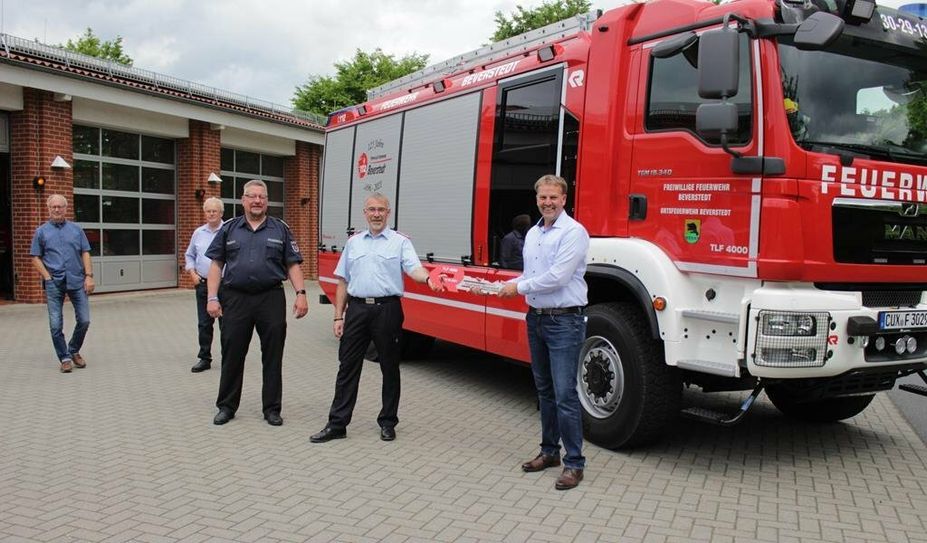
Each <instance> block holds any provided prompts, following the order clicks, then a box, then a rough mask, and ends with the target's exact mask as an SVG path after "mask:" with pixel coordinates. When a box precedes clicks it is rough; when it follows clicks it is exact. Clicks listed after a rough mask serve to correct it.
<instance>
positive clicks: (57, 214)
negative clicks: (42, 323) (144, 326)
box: [29, 194, 94, 373]
mask: <svg viewBox="0 0 927 543" xmlns="http://www.w3.org/2000/svg"><path fill="white" fill-rule="evenodd" d="M46 204H47V205H48V215H49V219H48V222H46V223H44V224H42V226H39V227H38V229H36V231H35V235H34V236H33V237H32V247H31V249H30V251H29V254H31V255H32V266H33V267H34V268H35V270H36V271H37V272H39V275H40V276H41V277H42V288H44V289H45V300H46V303H47V305H48V324H49V328H50V329H51V338H52V344H53V345H54V346H55V354H56V355H57V356H58V363H59V370H60V371H61V373H71V369H72V368H74V367H77V368H84V367H86V366H87V362H86V361H85V360H84V357H82V356H81V355H80V349H81V347H82V346H83V345H84V338H85V337H86V336H87V329H88V328H90V299H89V297H88V295H89V294H90V293H92V292H93V287H94V283H93V265H92V264H91V263H90V242H89V241H87V235H86V234H84V229H83V228H81V227H80V226H77V225H76V224H74V223H73V222H71V221H69V220H67V213H68V201H67V199H66V198H65V197H64V196H62V195H60V194H52V195H51V196H49V197H48V200H47V201H46ZM65 296H67V297H68V298H69V299H70V300H71V305H73V306H74V317H75V320H76V323H75V325H74V332H73V333H72V334H71V340H70V341H66V340H65V337H64V332H63V328H64V318H63V315H62V310H63V309H64V297H65Z"/></svg>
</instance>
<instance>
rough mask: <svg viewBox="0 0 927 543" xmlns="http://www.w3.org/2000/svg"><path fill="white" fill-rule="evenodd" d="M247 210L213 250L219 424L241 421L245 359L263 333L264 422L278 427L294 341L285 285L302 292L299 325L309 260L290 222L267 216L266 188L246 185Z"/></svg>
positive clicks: (210, 307) (210, 301)
mask: <svg viewBox="0 0 927 543" xmlns="http://www.w3.org/2000/svg"><path fill="white" fill-rule="evenodd" d="M241 203H242V207H243V208H244V212H245V214H244V215H243V216H240V217H235V218H234V219H231V220H229V221H228V222H226V223H225V224H224V225H223V226H222V229H221V230H220V231H219V233H218V234H217V235H216V238H215V239H214V240H213V242H212V244H211V245H210V246H209V249H208V250H207V251H206V256H207V257H208V258H210V259H212V264H211V265H210V268H209V275H208V277H207V280H206V287H207V291H208V292H207V296H208V297H207V304H206V310H207V311H208V312H209V314H210V315H211V316H212V317H220V316H221V317H222V327H221V330H220V337H221V344H222V375H221V376H220V378H219V397H218V398H217V399H216V407H218V408H219V412H218V413H217V414H216V417H215V419H213V423H214V424H225V423H226V422H228V421H230V420H232V419H233V418H234V417H235V412H236V411H237V410H238V405H239V403H241V386H242V379H243V376H244V369H245V356H246V355H247V354H248V345H249V344H250V343H251V336H252V334H253V333H254V329H255V328H257V333H258V336H259V337H260V338H261V363H262V364H263V368H264V387H263V390H262V394H261V398H262V401H263V410H264V419H265V420H266V421H267V423H268V424H270V425H271V426H280V425H281V424H283V419H282V418H281V417H280V407H281V399H282V397H283V345H284V342H285V340H286V296H285V294H284V292H283V285H282V282H283V280H284V279H286V278H287V277H289V279H290V282H291V283H292V284H293V288H295V289H296V303H295V304H294V305H293V314H294V315H295V316H296V318H297V319H300V318H302V317H304V316H305V315H306V313H308V312H309V302H308V300H307V298H306V289H305V286H304V284H303V272H302V269H301V268H300V267H299V264H300V263H301V262H302V261H303V257H302V255H301V254H300V253H299V247H298V246H297V245H296V241H295V240H294V239H293V235H292V234H291V233H290V229H289V227H287V225H286V223H284V222H283V221H281V220H279V219H276V218H274V217H269V216H267V185H265V184H264V182H263V181H260V180H257V179H254V180H251V181H248V182H247V183H245V186H244V190H243V191H242V198H241ZM223 267H224V268H225V272H224V273H223ZM220 281H221V289H220ZM220 302H221V303H220Z"/></svg>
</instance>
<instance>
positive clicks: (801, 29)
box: [793, 11, 845, 50]
mask: <svg viewBox="0 0 927 543" xmlns="http://www.w3.org/2000/svg"><path fill="white" fill-rule="evenodd" d="M844 25H845V23H844V22H843V19H841V18H840V17H837V16H836V15H834V14H832V13H824V12H822V11H819V12H817V13H813V14H811V16H810V17H808V18H807V19H805V20H804V21H802V23H801V24H800V25H798V30H796V31H795V37H794V38H793V40H794V43H795V47H797V48H799V49H805V50H818V49H823V48H825V47H827V46H828V45H830V44H832V43H833V42H834V40H836V39H837V38H838V37H840V34H841V33H842V32H843V27H844Z"/></svg>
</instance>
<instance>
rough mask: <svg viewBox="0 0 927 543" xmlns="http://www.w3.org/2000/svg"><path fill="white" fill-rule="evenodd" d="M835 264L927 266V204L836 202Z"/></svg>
mask: <svg viewBox="0 0 927 543" xmlns="http://www.w3.org/2000/svg"><path fill="white" fill-rule="evenodd" d="M832 220H833V236H834V239H833V242H834V260H835V261H837V262H844V263H847V264H881V265H899V266H910V265H925V264H927V204H915V203H909V202H897V201H893V200H865V199H855V198H836V199H834V204H833V208H832Z"/></svg>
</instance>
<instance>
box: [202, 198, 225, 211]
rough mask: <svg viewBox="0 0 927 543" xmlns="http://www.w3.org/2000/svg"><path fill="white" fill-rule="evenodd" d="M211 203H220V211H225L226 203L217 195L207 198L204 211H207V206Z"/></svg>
mask: <svg viewBox="0 0 927 543" xmlns="http://www.w3.org/2000/svg"><path fill="white" fill-rule="evenodd" d="M209 204H219V213H224V212H225V204H224V203H223V202H222V200H220V199H218V198H216V197H215V196H210V197H209V198H206V201H205V202H203V211H206V206H208V205H209Z"/></svg>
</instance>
